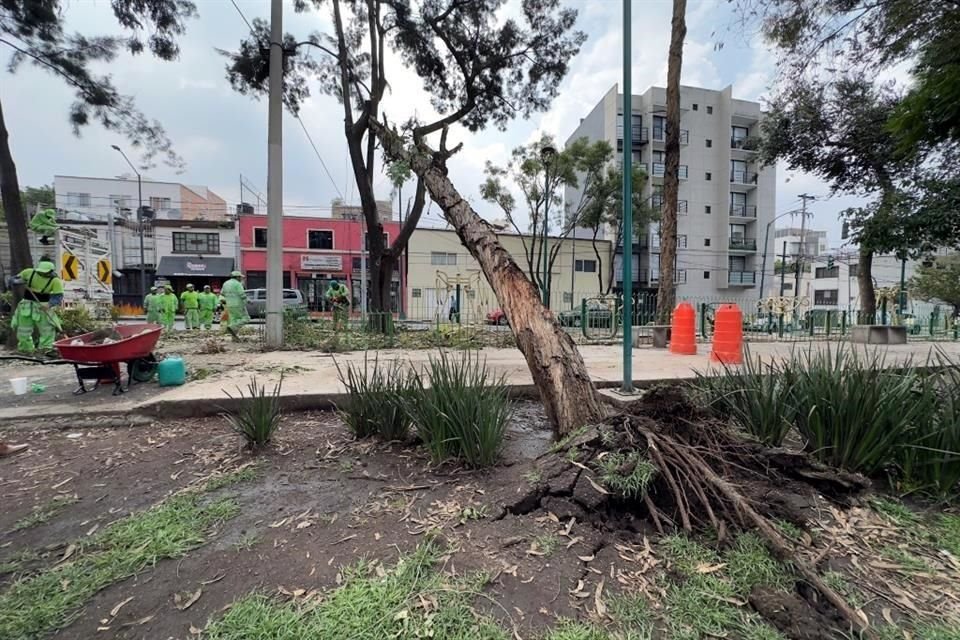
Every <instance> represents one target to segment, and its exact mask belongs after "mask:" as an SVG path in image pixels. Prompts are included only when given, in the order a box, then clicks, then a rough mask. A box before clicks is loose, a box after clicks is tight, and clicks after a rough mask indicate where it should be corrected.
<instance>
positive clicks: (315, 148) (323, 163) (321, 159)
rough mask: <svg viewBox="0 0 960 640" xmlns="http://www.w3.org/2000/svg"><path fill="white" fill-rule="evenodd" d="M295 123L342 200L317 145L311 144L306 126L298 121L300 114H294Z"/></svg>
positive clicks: (311, 140)
mask: <svg viewBox="0 0 960 640" xmlns="http://www.w3.org/2000/svg"><path fill="white" fill-rule="evenodd" d="M294 117H296V119H297V122H299V123H300V128H301V129H303V133H304V134H305V135H306V136H307V140H308V141H309V142H310V146H311V147H313V152H314V153H315V154H317V160H319V161H320V164H321V165H322V166H323V170H324V171H325V172H326V174H327V177H328V178H330V184H332V185H333V188H334V189H336V190H337V195H339V196H340V199H341V200H342V199H343V194H342V193H340V189H339V187H337V182H336V181H335V180H334V179H333V176H332V175H330V169H327V163H326V162H324V161H323V157H321V156H320V152H319V151H318V150H317V145H315V144H313V138H311V137H310V132H309V131H307V126H306V125H305V124H303V120H301V119H300V114H299V113H298V114H296V116H294Z"/></svg>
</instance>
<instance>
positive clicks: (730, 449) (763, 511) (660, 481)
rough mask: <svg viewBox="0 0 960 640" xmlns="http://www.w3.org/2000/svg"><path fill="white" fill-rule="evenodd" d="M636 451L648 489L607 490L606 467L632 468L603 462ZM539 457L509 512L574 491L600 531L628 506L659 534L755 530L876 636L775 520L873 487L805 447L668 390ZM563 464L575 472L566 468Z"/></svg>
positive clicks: (865, 633) (801, 517) (722, 534)
mask: <svg viewBox="0 0 960 640" xmlns="http://www.w3.org/2000/svg"><path fill="white" fill-rule="evenodd" d="M637 454H640V455H641V456H643V457H644V459H645V460H646V461H648V462H649V464H651V465H653V467H654V468H655V470H656V474H655V478H654V479H653V480H652V481H651V482H650V483H649V485H648V486H647V487H646V490H645V491H643V492H641V494H640V495H638V496H634V497H631V496H625V495H617V494H616V492H615V491H610V490H609V489H610V488H611V487H609V486H608V487H607V488H606V489H604V487H603V486H602V485H603V484H604V474H605V473H607V474H609V473H611V472H614V473H618V474H619V473H624V474H628V475H629V474H630V473H632V472H633V470H634V468H635V467H636V464H633V465H626V464H625V465H621V466H619V467H616V466H615V465H611V464H609V463H608V464H606V465H605V463H604V458H606V457H607V456H618V458H617V460H621V459H627V458H626V456H629V455H632V456H634V459H636V455H637ZM540 462H541V468H542V469H543V470H545V471H546V473H544V478H545V481H544V483H543V484H541V485H540V486H539V487H538V488H537V489H536V491H535V492H534V493H535V495H534V496H532V497H531V496H529V495H528V496H526V497H525V498H520V499H516V498H515V499H514V504H513V505H507V507H506V508H507V510H508V511H510V512H513V513H521V512H529V511H532V510H533V509H535V508H536V505H539V504H540V503H541V502H542V501H543V500H550V499H553V498H552V497H554V496H564V499H567V498H566V496H569V500H572V501H573V502H574V503H577V504H578V505H579V507H582V508H583V509H584V511H585V512H586V513H588V514H590V516H591V517H592V519H593V520H594V524H595V525H597V526H601V527H608V526H609V525H610V523H611V522H614V521H616V520H617V519H618V518H621V519H622V517H623V514H624V513H625V512H626V513H636V514H637V515H639V516H640V517H642V518H645V519H646V520H647V521H648V522H649V523H650V524H652V525H653V527H655V528H656V530H657V531H658V532H661V533H662V532H664V531H665V530H666V529H667V528H669V527H675V528H681V529H683V530H684V531H687V532H692V531H694V530H695V529H698V528H710V529H712V530H713V531H715V532H716V534H717V536H718V537H719V538H720V540H721V541H722V540H723V539H724V538H726V537H727V535H728V532H729V531H730V530H731V529H751V530H755V531H757V532H758V533H759V534H760V535H761V536H762V537H763V539H764V540H765V541H766V544H767V546H768V548H769V549H770V551H771V553H772V554H773V555H774V556H776V557H777V558H778V559H779V560H781V561H782V562H785V563H789V564H790V565H792V566H793V567H795V568H796V571H797V573H798V574H799V575H800V576H802V577H803V579H804V580H805V581H806V582H807V583H808V584H809V585H810V586H812V587H813V588H814V589H816V590H817V591H818V592H819V593H820V594H821V595H822V596H823V598H824V599H826V601H827V602H829V603H830V604H831V605H832V606H833V607H834V608H835V610H836V612H837V613H838V614H839V615H840V616H842V617H843V619H844V620H845V621H846V623H847V624H849V625H850V626H851V627H852V628H853V629H856V630H857V631H859V632H860V633H861V634H862V635H861V637H863V638H871V637H874V636H873V634H872V633H871V632H870V631H869V630H868V629H866V628H865V624H864V621H863V619H862V618H861V617H860V616H859V615H858V614H857V613H856V611H854V609H853V608H852V607H851V606H850V605H849V604H848V603H847V602H846V601H845V600H844V598H843V597H841V596H840V595H839V594H838V593H837V592H836V591H834V590H833V589H831V588H830V587H829V586H828V585H827V584H825V583H824V581H823V580H822V579H821V578H820V576H819V575H818V574H817V572H816V570H815V569H814V568H813V567H811V566H810V565H809V564H808V563H806V562H804V561H803V560H802V559H801V558H800V556H799V555H798V554H797V553H796V551H795V550H794V548H793V545H792V543H791V542H790V541H789V540H787V539H786V538H785V537H784V536H783V535H782V534H781V533H780V532H779V531H778V529H777V528H776V526H775V525H774V524H773V522H772V519H783V520H788V521H791V522H794V523H796V524H803V523H804V522H805V521H806V520H807V516H808V514H809V511H810V509H811V507H812V506H813V505H814V504H815V502H816V500H817V496H818V495H822V496H825V497H827V498H829V499H831V500H834V501H836V502H838V503H843V504H849V503H850V502H851V501H855V499H856V496H857V495H859V494H860V493H862V492H863V491H865V490H866V489H867V488H869V482H868V481H867V480H866V479H865V478H863V477H861V476H858V475H855V474H849V473H844V472H839V471H836V470H832V469H828V468H826V467H823V466H822V465H819V464H817V463H815V462H814V461H812V460H811V459H809V458H808V457H807V456H805V455H803V454H800V453H795V452H788V451H784V450H774V449H769V448H767V447H764V446H762V445H759V444H757V443H753V442H748V441H745V440H744V439H743V438H742V437H740V436H738V435H737V434H734V433H732V432H731V431H730V430H729V429H728V428H727V427H726V426H725V425H724V424H722V423H720V422H717V421H715V420H712V419H710V418H709V417H707V416H704V415H700V414H699V413H698V411H697V409H696V408H694V407H693V406H691V405H690V404H689V402H688V401H687V399H686V398H685V397H684V396H683V394H682V392H680V391H678V390H669V389H667V390H658V391H656V392H654V393H652V394H651V395H650V396H648V398H647V399H646V400H645V401H644V402H643V403H641V404H640V405H639V407H638V408H637V409H636V413H635V414H633V415H616V416H611V417H610V418H608V419H607V420H606V421H605V422H604V423H603V424H600V425H597V426H594V427H591V428H589V429H587V430H586V431H585V432H584V433H582V434H580V435H578V436H576V437H574V438H571V439H570V441H568V442H566V443H564V445H563V446H562V447H560V448H559V450H558V451H554V452H552V453H550V454H547V455H545V456H543V457H542V458H541V460H540ZM564 467H566V469H568V470H569V469H571V468H574V469H576V473H575V474H574V475H570V474H569V473H565V472H564V471H563V468H564ZM611 468H613V469H612V471H611ZM556 480H563V482H562V483H558V482H555V481H556ZM561 484H562V486H561ZM511 506H512V507H514V508H511ZM516 507H522V508H523V510H520V509H517V508H516Z"/></svg>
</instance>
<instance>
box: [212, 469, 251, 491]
mask: <svg viewBox="0 0 960 640" xmlns="http://www.w3.org/2000/svg"><path fill="white" fill-rule="evenodd" d="M257 472H258V469H257V465H254V464H251V465H249V466H246V467H244V468H243V469H240V470H239V471H233V472H230V473H224V474H222V475H219V476H215V477H213V478H211V479H209V480H207V482H206V484H204V485H203V491H217V490H219V489H223V488H225V487H232V486H233V485H235V484H239V483H241V482H249V481H250V480H253V479H254V478H256V477H257Z"/></svg>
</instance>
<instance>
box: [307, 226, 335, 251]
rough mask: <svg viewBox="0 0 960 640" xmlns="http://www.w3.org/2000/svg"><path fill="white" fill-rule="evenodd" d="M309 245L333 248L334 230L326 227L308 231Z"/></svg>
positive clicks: (319, 247) (314, 247)
mask: <svg viewBox="0 0 960 640" xmlns="http://www.w3.org/2000/svg"><path fill="white" fill-rule="evenodd" d="M307 246H308V247H309V248H311V249H333V231H329V230H325V229H321V230H314V229H311V230H309V231H307Z"/></svg>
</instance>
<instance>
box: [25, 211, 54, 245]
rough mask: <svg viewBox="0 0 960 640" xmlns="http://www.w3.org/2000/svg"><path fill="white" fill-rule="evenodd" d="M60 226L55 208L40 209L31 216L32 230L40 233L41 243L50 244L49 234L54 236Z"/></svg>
mask: <svg viewBox="0 0 960 640" xmlns="http://www.w3.org/2000/svg"><path fill="white" fill-rule="evenodd" d="M59 228H60V226H59V225H58V224H57V211H56V210H55V209H44V210H43V211H38V212H37V213H35V214H33V217H32V218H30V230H31V231H33V232H34V233H36V234H39V235H40V244H50V239H49V238H48V237H47V236H52V235H53V234H55V233H56V232H57V229H59Z"/></svg>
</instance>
